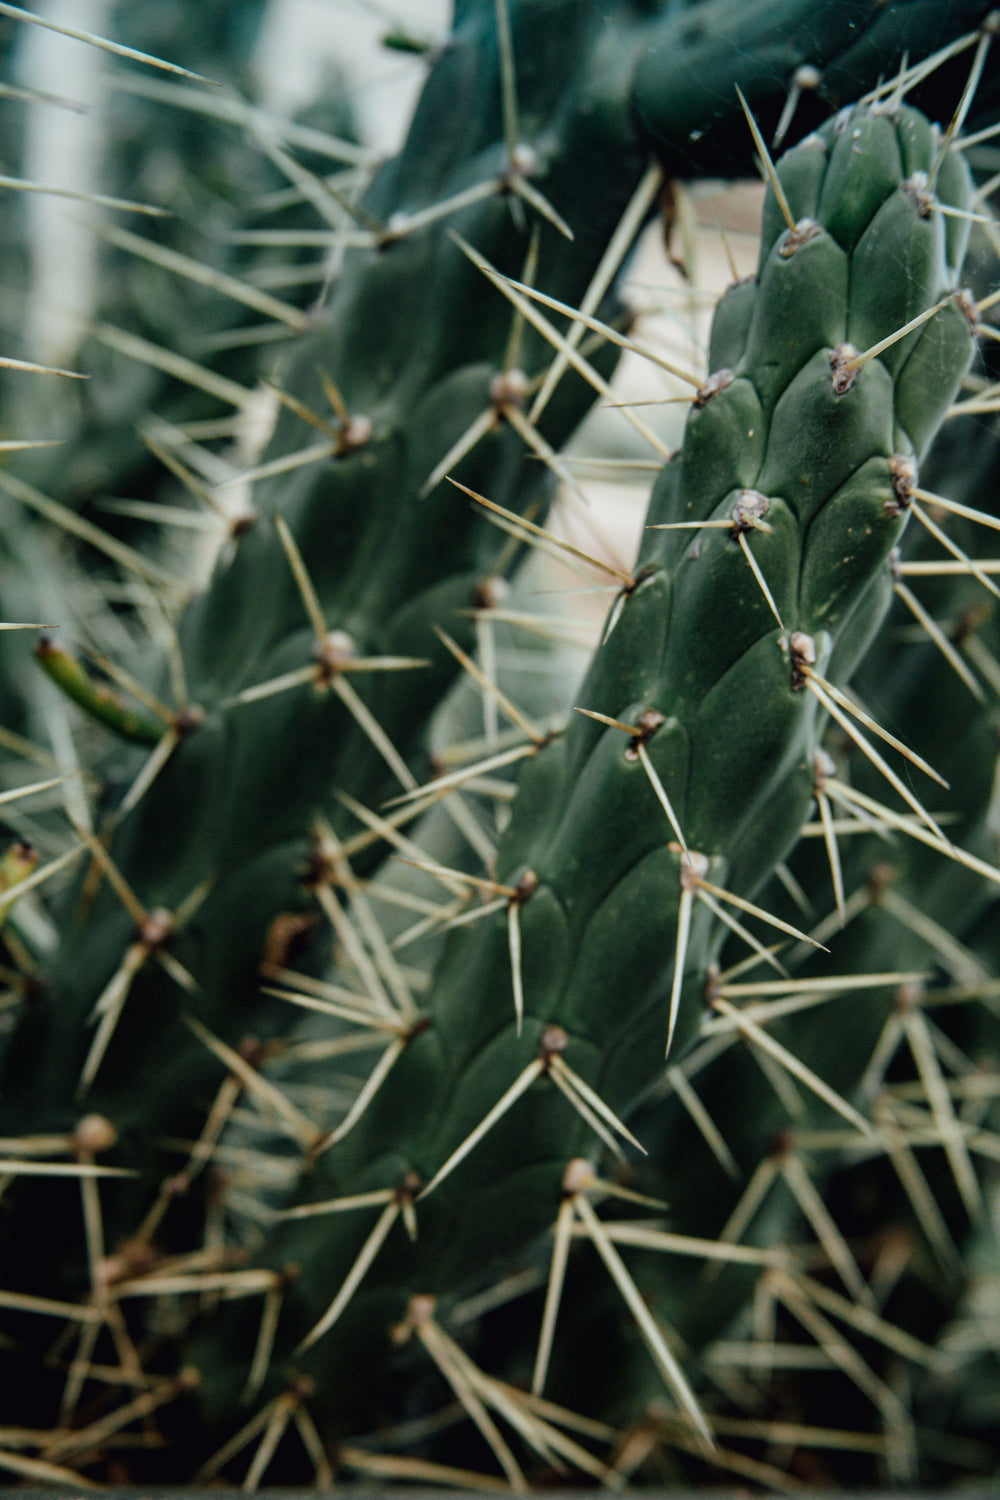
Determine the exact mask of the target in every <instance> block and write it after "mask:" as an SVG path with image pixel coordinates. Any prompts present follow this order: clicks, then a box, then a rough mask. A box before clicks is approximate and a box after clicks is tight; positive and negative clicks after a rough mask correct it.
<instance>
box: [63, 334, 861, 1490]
mask: <svg viewBox="0 0 1000 1500" xmlns="http://www.w3.org/2000/svg"><path fill="white" fill-rule="evenodd" d="M851 357H852V356H850V355H849V356H848V359H850V358H851ZM707 399H708V398H706V400H707ZM739 505H740V507H741V508H740V513H739V515H737V516H734V517H732V518H731V521H729V520H727V526H728V529H729V530H730V531H733V532H734V533H735V535H733V536H731V537H730V538H729V540H730V541H731V542H736V543H737V544H739V538H740V537H741V536H742V537H744V538H745V537H746V536H747V535H748V534H749V533H750V532H753V531H759V530H763V528H762V527H760V526H759V525H757V524H755V523H757V522H760V521H764V520H766V516H765V515H764V514H763V513H762V512H761V507H760V505H759V502H757V501H756V500H754V499H753V498H751V499H749V500H748V499H747V498H746V497H741V499H740V502H739ZM740 550H741V552H744V548H743V546H742V545H741V546H740ZM651 582H652V575H648V574H647V576H645V577H641V578H636V579H634V580H629V588H628V590H627V597H626V601H625V604H624V605H623V607H622V612H621V617H620V620H619V624H621V623H622V622H623V621H624V620H625V618H626V617H627V616H628V615H630V614H632V613H633V612H634V611H633V608H632V606H633V604H634V603H635V602H637V601H638V599H639V598H640V597H642V595H643V592H644V590H646V591H649V592H652V590H651V587H650V585H651ZM764 597H765V602H767V601H766V595H765V596H764ZM768 607H770V606H768ZM324 625H325V621H324ZM617 632H618V625H616V629H615V631H614V632H612V640H613V639H614V636H615V634H616V633H617ZM319 633H320V635H321V642H322V640H323V639H325V638H326V636H327V635H328V634H329V632H328V631H326V630H325V629H324V630H323V631H322V632H319ZM622 634H624V632H622ZM788 645H789V655H790V656H794V649H795V648H794V643H793V642H792V641H791V640H789V642H788ZM724 649H729V647H726V648H724ZM802 664H803V666H805V667H808V666H810V665H811V664H810V663H809V662H808V660H805V659H803V663H802ZM800 685H801V684H800ZM636 701H638V698H637V700H636ZM634 718H635V722H632V721H631V720H630V718H629V717H628V714H627V712H626V710H624V709H622V710H621V717H619V718H618V720H617V725H618V726H619V728H618V730H617V732H618V733H619V734H620V733H621V732H622V730H624V731H625V732H626V734H628V736H629V740H630V742H631V743H630V746H629V753H630V754H631V755H632V757H633V762H632V763H634V764H636V765H638V766H640V767H641V769H642V772H643V774H644V775H646V776H649V774H650V772H649V767H650V766H652V767H653V770H654V772H656V776H657V778H658V780H659V784H660V786H661V789H662V787H663V784H664V780H666V781H667V782H668V783H669V780H670V778H669V776H667V777H666V778H664V777H662V776H661V775H660V771H659V770H657V768H656V766H655V765H654V763H653V762H652V760H650V759H649V757H648V756H646V757H644V756H643V755H642V754H641V752H642V751H645V750H646V748H647V745H650V744H652V743H654V742H655V740H656V736H657V732H658V731H659V730H660V728H661V727H662V725H661V724H659V723H652V722H651V721H650V720H649V719H646V720H644V721H643V720H642V715H641V714H636V715H635V716H634ZM609 727H611V728H612V729H614V728H615V726H609ZM578 738H580V739H581V740H582V730H581V731H580V733H579V735H578ZM666 739H667V736H664V741H665V740H666ZM619 743H620V741H619ZM674 769H675V768H674V766H673V765H671V767H670V770H671V771H673V770H674ZM539 779H540V781H541V778H539ZM650 779H651V780H652V778H650ZM541 784H542V785H544V782H541ZM653 785H654V790H655V783H653ZM549 789H551V783H550V784H549ZM650 805H651V806H652V804H650ZM674 831H675V832H676V830H674ZM679 842H681V843H682V844H683V836H682V837H681V839H680V840H679ZM703 842H704V841H703ZM671 852H672V854H674V855H675V856H676V860H677V863H679V864H680V866H681V867H683V868H685V869H688V870H689V871H690V872H691V875H692V879H691V881H690V883H689V884H688V885H686V886H685V885H683V884H682V887H681V888H682V891H683V890H690V889H692V888H697V889H699V890H700V891H701V893H702V894H703V895H704V894H709V891H710V886H706V883H705V882H706V876H707V874H708V873H709V872H708V871H705V870H702V869H701V868H700V867H696V866H693V865H692V863H691V862H690V860H685V857H684V855H683V852H681V853H678V851H671ZM97 858H100V856H97ZM531 868H532V867H530V866H529V872H527V873H524V872H522V873H520V874H519V875H518V876H517V878H516V879H515V878H514V873H512V874H511V876H510V880H509V882H508V884H507V886H506V887H505V888H503V889H500V887H499V886H498V888H497V889H498V893H499V894H500V895H501V896H503V897H504V898H505V902H506V905H507V911H508V923H507V934H506V937H507V951H513V941H514V940H513V939H512V937H511V934H512V933H513V932H514V931H517V933H518V936H517V939H516V941H517V944H518V951H519V952H520V951H523V949H522V945H523V943H524V941H525V938H526V936H527V934H524V933H522V932H521V930H520V929H521V924H520V923H516V924H515V923H514V922H513V921H511V920H510V917H509V914H510V913H511V912H513V913H518V912H520V911H521V910H522V908H523V909H524V911H525V913H527V912H528V911H530V909H531V906H530V903H531V900H532V899H534V897H535V895H536V892H537V883H538V882H537V875H536V876H535V877H534V880H532V879H529V874H530V871H531ZM713 873H714V872H713ZM699 882H700V884H699ZM322 884H323V881H322V880H320V881H318V882H317V885H318V886H321V885H322ZM127 906H128V903H126V908H127ZM137 912H138V914H139V915H141V916H142V918H143V922H142V923H140V927H143V926H144V924H145V923H146V922H150V921H151V920H152V917H153V916H154V915H155V914H154V913H148V912H145V911H144V909H143V908H142V907H141V906H139V907H137V909H133V910H131V911H130V913H129V914H130V916H132V918H133V919H137ZM526 920H527V919H526ZM160 925H161V928H162V922H161V924H160ZM172 925H176V924H172ZM164 942H165V937H164V934H163V933H162V931H160V930H158V931H157V933H156V934H153V933H152V932H151V931H150V932H148V933H147V932H144V933H143V935H142V937H141V943H142V945H143V946H144V948H145V949H146V950H147V951H146V952H145V954H144V957H143V962H145V960H146V959H148V958H149V957H150V956H152V955H154V954H156V953H158V952H159V951H160V950H161V949H162V948H163V945H164ZM130 951H131V950H130ZM506 961H507V959H506V953H504V962H506ZM500 967H501V966H495V968H496V971H497V972H499V971H500ZM522 982H523V976H522ZM515 989H516V986H515ZM515 998H516V996H515ZM671 998H673V997H671ZM106 1010H107V1007H105V1013H106ZM403 1035H404V1033H403V1032H402V1031H400V1036H401V1037H403ZM405 1039H406V1040H409V1038H408V1037H406V1038H405ZM563 1050H564V1043H563V1041H562V1040H561V1039H560V1038H559V1037H557V1036H555V1035H546V1036H544V1037H543V1038H542V1053H541V1055H540V1059H539V1062H540V1063H541V1064H542V1065H543V1066H540V1067H535V1072H534V1073H533V1074H532V1075H531V1077H529V1078H528V1079H527V1081H526V1082H525V1083H524V1085H523V1091H524V1092H526V1091H527V1087H528V1084H530V1083H531V1082H532V1081H533V1079H534V1077H540V1076H541V1074H542V1072H543V1071H545V1072H548V1073H549V1074H550V1075H554V1074H555V1072H557V1071H558V1068H559V1065H558V1062H557V1060H558V1059H560V1058H561V1056H562V1052H563ZM217 1055H218V1056H220V1057H221V1059H222V1060H223V1061H225V1062H226V1064H227V1065H228V1066H229V1067H230V1068H231V1069H232V1070H233V1074H234V1077H242V1076H243V1075H242V1074H241V1072H240V1070H239V1068H238V1066H237V1063H236V1056H237V1054H236V1053H232V1052H230V1053H222V1052H219V1051H218V1048H217ZM533 1066H534V1065H533ZM571 1071H573V1076H576V1077H577V1078H579V1075H578V1074H576V1073H575V1070H571ZM524 1076H525V1075H523V1074H519V1075H518V1078H519V1079H520V1078H523V1077H524ZM564 1081H565V1080H564ZM571 1087H572V1086H571ZM586 1099H587V1095H586V1094H585V1093H583V1092H582V1091H581V1090H580V1089H579V1087H578V1089H577V1100H578V1103H579V1102H580V1101H581V1100H584V1101H585V1100H586ZM593 1108H594V1106H593V1105H591V1111H592V1113H593ZM584 1118H586V1116H585V1115H584ZM591 1123H592V1122H591ZM313 1145H315V1143H313ZM74 1149H76V1148H74ZM87 1149H89V1147H88V1148H87ZM589 1185H590V1184H589V1183H586V1184H579V1185H578V1184H577V1183H576V1182H575V1181H574V1183H573V1184H571V1185H570V1187H568V1188H567V1192H570V1191H571V1192H572V1193H573V1194H574V1195H576V1194H578V1193H579V1192H581V1191H582V1190H583V1187H584V1186H589ZM375 1192H376V1193H377V1194H378V1195H379V1196H380V1197H381V1198H382V1201H383V1205H384V1206H383V1210H382V1216H381V1217H380V1220H379V1223H380V1224H383V1225H385V1227H386V1233H388V1228H389V1227H391V1224H392V1223H394V1222H395V1219H396V1218H398V1217H402V1219H403V1221H404V1222H406V1219H407V1215H408V1213H412V1208H413V1199H414V1196H415V1194H416V1192H417V1186H416V1184H415V1183H413V1182H412V1181H409V1182H407V1179H406V1178H405V1176H404V1177H403V1178H402V1179H401V1181H400V1184H398V1185H397V1186H395V1187H393V1188H391V1189H383V1188H379V1189H376V1190H375ZM383 1195H386V1196H384V1197H383ZM390 1210H392V1213H391V1215H390ZM372 1243H373V1241H372V1240H371V1239H370V1238H369V1240H368V1241H366V1244H372ZM376 1248H377V1247H376ZM373 1253H374V1252H373ZM266 1274H268V1275H269V1276H270V1278H271V1279H270V1280H269V1281H268V1288H269V1290H271V1291H276V1290H277V1289H278V1283H277V1282H276V1281H275V1280H274V1278H275V1277H278V1276H279V1273H278V1272H271V1273H266ZM404 1323H405V1324H406V1325H407V1327H408V1331H409V1332H410V1333H411V1335H412V1334H417V1335H418V1336H419V1337H420V1339H421V1341H422V1342H423V1343H424V1345H425V1347H428V1348H429V1347H430V1346H431V1344H433V1345H434V1347H435V1348H436V1349H437V1351H438V1356H439V1359H440V1361H443V1362H444V1363H447V1362H448V1358H449V1356H448V1354H447V1347H446V1345H444V1344H443V1343H442V1342H441V1338H442V1337H443V1334H442V1332H441V1330H440V1329H437V1331H433V1332H432V1331H431V1330H432V1329H434V1328H436V1325H435V1324H434V1322H433V1319H432V1318H430V1317H429V1309H428V1308H426V1307H423V1306H421V1307H415V1306H414V1307H412V1308H411V1310H410V1314H409V1315H408V1318H407V1319H406V1320H404ZM400 1326H401V1327H402V1326H403V1325H400ZM451 1358H452V1368H455V1364H454V1356H451ZM494 1394H495V1393H494ZM304 1398H305V1390H304V1387H303V1388H302V1389H301V1390H296V1391H295V1392H291V1393H289V1395H288V1396H287V1397H285V1396H282V1397H278V1398H276V1402H277V1405H276V1406H275V1407H274V1411H275V1412H280V1413H283V1414H284V1417H285V1419H286V1421H290V1420H292V1417H293V1415H296V1414H299V1413H300V1410H301V1405H302V1401H303V1400H304ZM297 1419H298V1418H297ZM256 1430H257V1431H260V1430H265V1431H266V1433H267V1434H272V1435H273V1433H274V1432H276V1431H277V1426H276V1425H275V1426H272V1425H271V1417H268V1418H267V1421H266V1423H261V1425H260V1427H258V1428H257V1429H256ZM300 1431H301V1432H302V1435H303V1441H308V1440H307V1437H306V1434H307V1433H308V1431H309V1427H308V1421H307V1419H306V1418H305V1417H301V1427H300ZM264 1448H265V1445H264V1444H262V1451H264ZM255 1467H256V1468H262V1465H260V1464H258V1465H255Z"/></svg>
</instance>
